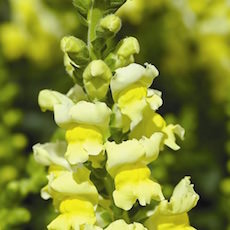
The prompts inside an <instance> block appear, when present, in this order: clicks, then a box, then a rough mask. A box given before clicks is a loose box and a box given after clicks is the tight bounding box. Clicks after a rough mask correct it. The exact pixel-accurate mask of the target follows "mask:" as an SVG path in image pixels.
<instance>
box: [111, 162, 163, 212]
mask: <svg viewBox="0 0 230 230" xmlns="http://www.w3.org/2000/svg"><path fill="white" fill-rule="evenodd" d="M150 174H151V172H150V170H149V168H148V167H138V168H132V169H129V170H128V169H127V170H124V171H122V172H120V173H118V174H117V175H116V177H115V188H116V190H115V191H114V192H113V198H114V202H115V204H116V206H117V207H119V208H122V209H124V210H129V209H131V208H132V206H133V204H134V203H135V202H136V200H137V199H138V200H139V203H140V205H142V206H145V205H146V204H150V201H151V200H152V199H154V200H157V201H161V200H163V199H164V196H163V194H162V191H161V187H160V185H159V184H158V183H156V182H154V181H152V180H150V179H149V177H150Z"/></svg>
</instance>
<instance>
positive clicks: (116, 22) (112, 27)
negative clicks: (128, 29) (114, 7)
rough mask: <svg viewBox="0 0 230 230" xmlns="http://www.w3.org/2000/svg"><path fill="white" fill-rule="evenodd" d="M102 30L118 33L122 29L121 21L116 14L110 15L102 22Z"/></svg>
mask: <svg viewBox="0 0 230 230" xmlns="http://www.w3.org/2000/svg"><path fill="white" fill-rule="evenodd" d="M100 27H101V28H102V30H105V31H110V32H111V33H117V32H118V31H119V30H120V29H121V19H120V18H119V17H118V16H116V15H115V14H109V15H107V16H106V17H104V18H102V19H101V21H100Z"/></svg>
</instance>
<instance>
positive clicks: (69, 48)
mask: <svg viewBox="0 0 230 230" xmlns="http://www.w3.org/2000/svg"><path fill="white" fill-rule="evenodd" d="M61 49H62V51H63V52H64V53H67V54H68V56H69V58H70V59H71V60H72V61H73V62H74V63H75V64H76V65H78V66H81V65H84V64H86V63H87V62H88V61H89V52H88V48H87V45H86V44H85V42H83V41H82V40H80V39H78V38H75V37H73V36H68V37H64V38H62V40H61Z"/></svg>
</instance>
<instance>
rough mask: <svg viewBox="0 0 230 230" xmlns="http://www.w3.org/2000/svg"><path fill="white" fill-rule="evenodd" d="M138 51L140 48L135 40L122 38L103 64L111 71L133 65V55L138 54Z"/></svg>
mask: <svg viewBox="0 0 230 230" xmlns="http://www.w3.org/2000/svg"><path fill="white" fill-rule="evenodd" d="M139 51H140V46H139V43H138V41H137V39H136V38H134V37H128V38H124V39H123V40H121V41H120V42H119V44H118V46H117V48H116V50H115V51H114V52H112V53H110V54H109V55H108V56H107V57H106V59H105V62H106V64H107V65H108V66H109V67H110V69H111V70H112V71H113V70H115V69H117V68H120V67H125V66H127V65H129V64H131V63H133V62H134V54H138V53H139Z"/></svg>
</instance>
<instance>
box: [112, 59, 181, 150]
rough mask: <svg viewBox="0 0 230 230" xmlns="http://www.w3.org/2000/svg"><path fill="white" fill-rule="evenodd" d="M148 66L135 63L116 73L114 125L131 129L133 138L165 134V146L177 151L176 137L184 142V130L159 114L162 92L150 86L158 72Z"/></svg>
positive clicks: (113, 85) (113, 88)
mask: <svg viewBox="0 0 230 230" xmlns="http://www.w3.org/2000/svg"><path fill="white" fill-rule="evenodd" d="M145 65H146V68H144V67H143V66H141V65H139V64H136V63H133V64H130V65H128V66H127V67H123V68H119V69H117V70H116V73H115V75H114V76H113V78H112V80H111V83H110V86H111V92H112V96H113V99H114V101H115V103H116V104H115V106H114V108H113V112H114V114H115V119H114V123H113V124H114V126H115V128H121V129H122V130H123V132H127V131H128V130H130V134H129V138H131V139H132V138H137V139H140V138H141V137H142V136H146V137H150V136H151V135H152V134H153V133H155V132H162V133H163V134H164V139H163V143H164V144H165V145H167V146H168V147H170V148H172V149H174V150H177V149H179V146H178V145H177V144H176V143H175V140H176V138H175V134H177V135H178V136H179V137H180V138H181V139H183V136H184V129H183V128H182V127H181V126H180V125H171V124H170V125H166V122H165V121H164V119H163V118H162V117H161V116H160V115H159V114H158V113H156V110H157V109H158V108H159V107H160V106H161V105H162V99H161V93H160V92H159V91H157V90H153V89H149V87H150V86H151V85H152V82H153V80H154V79H155V78H156V77H157V76H158V70H157V69H156V68H155V66H153V65H151V64H145ZM115 123H116V124H115Z"/></svg>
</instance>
